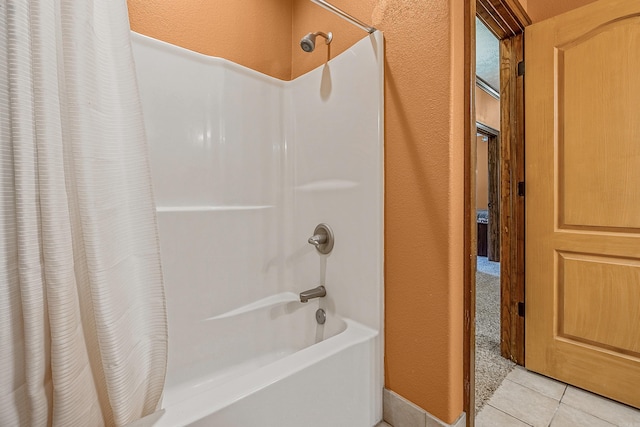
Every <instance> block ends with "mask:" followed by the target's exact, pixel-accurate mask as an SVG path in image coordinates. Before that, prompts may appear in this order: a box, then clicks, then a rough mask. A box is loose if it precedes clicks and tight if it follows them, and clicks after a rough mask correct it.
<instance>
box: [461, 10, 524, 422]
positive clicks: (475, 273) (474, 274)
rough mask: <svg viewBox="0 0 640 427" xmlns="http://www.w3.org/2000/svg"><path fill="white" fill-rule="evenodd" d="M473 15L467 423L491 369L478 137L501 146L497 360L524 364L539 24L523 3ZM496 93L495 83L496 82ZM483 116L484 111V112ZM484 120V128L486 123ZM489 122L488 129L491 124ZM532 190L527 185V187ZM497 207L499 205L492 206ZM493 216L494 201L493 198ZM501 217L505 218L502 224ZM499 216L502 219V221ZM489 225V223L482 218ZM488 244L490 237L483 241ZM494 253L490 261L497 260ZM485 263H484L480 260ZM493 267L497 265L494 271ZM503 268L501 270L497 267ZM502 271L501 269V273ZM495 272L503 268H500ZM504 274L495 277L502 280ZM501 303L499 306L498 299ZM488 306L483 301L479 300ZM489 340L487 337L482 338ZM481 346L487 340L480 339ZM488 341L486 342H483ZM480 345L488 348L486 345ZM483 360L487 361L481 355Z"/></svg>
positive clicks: (469, 34) (469, 20) (469, 45)
mask: <svg viewBox="0 0 640 427" xmlns="http://www.w3.org/2000/svg"><path fill="white" fill-rule="evenodd" d="M466 1H468V3H467V6H468V7H467V9H466V13H465V22H466V25H465V37H466V40H467V42H466V43H465V46H466V49H465V52H466V54H465V57H466V67H465V82H466V88H465V94H466V98H465V101H466V103H467V106H468V109H467V110H466V112H465V115H466V120H465V135H466V144H465V165H466V168H465V169H466V172H465V194H466V197H465V257H466V258H467V259H468V260H469V263H468V264H467V265H466V266H465V271H464V276H465V283H464V295H465V300H464V306H465V312H464V314H465V317H464V320H465V348H464V363H465V365H464V380H465V382H464V392H465V394H464V397H465V399H464V408H465V412H466V413H467V425H468V426H472V425H474V421H475V409H476V404H475V390H476V387H475V381H476V377H477V375H476V373H477V372H479V371H482V369H483V367H482V366H481V365H480V363H478V366H476V352H478V353H481V351H482V350H480V349H478V350H476V348H477V347H476V338H477V336H476V325H477V324H478V323H482V322H483V315H482V312H483V311H487V310H486V309H484V308H482V309H478V310H477V311H478V313H480V316H479V317H478V318H476V315H477V313H476V300H477V299H478V300H480V299H484V297H483V296H482V295H479V294H477V292H478V293H479V290H478V288H477V285H476V283H477V282H478V286H480V285H481V283H480V282H481V280H480V277H481V274H482V273H483V270H484V267H485V266H484V265H481V266H480V268H478V264H477V261H478V240H479V237H478V232H479V230H480V232H481V233H483V232H484V226H482V225H480V226H479V225H478V222H479V218H478V206H477V203H476V202H477V201H476V198H477V194H476V192H477V188H476V178H477V170H476V167H477V154H476V151H477V150H476V149H477V144H478V134H480V135H481V138H484V137H486V138H487V158H489V156H490V152H489V147H490V142H489V141H490V140H491V139H492V138H495V141H496V143H495V144H494V145H493V147H495V148H496V150H495V152H494V153H493V157H494V161H495V163H496V165H499V168H498V169H496V173H497V176H498V181H499V185H497V187H498V189H497V190H496V191H497V195H496V197H497V199H496V200H497V201H496V206H493V207H494V209H498V210H499V211H498V212H497V213H496V214H495V215H494V217H495V219H494V222H493V226H495V229H494V230H495V233H496V234H497V235H499V237H495V238H494V240H493V243H494V244H497V245H498V246H497V247H495V248H491V249H490V248H489V245H490V241H491V235H490V234H489V233H490V229H491V226H492V224H491V220H490V218H489V216H491V215H490V214H489V212H487V220H486V222H487V224H486V230H487V238H486V242H487V255H489V251H490V250H492V249H495V250H494V252H495V253H496V254H494V255H493V257H494V258H495V259H496V260H499V262H500V268H499V271H500V273H499V275H498V276H499V278H498V281H497V282H496V281H495V280H494V282H493V283H494V286H495V287H497V290H495V292H493V295H494V296H493V297H489V298H487V299H488V300H489V301H491V302H492V304H493V307H494V308H493V312H494V313H495V316H496V317H494V318H496V320H495V323H494V324H496V325H497V326H496V327H494V330H495V329H497V330H498V334H499V338H497V339H496V338H495V335H494V336H493V337H494V338H493V343H494V344H493V345H494V349H495V346H499V352H500V353H499V354H500V355H501V356H502V358H500V356H499V355H498V352H497V350H494V353H493V354H494V355H495V356H496V358H497V359H500V360H509V361H511V363H512V365H513V363H517V364H523V363H524V317H523V316H521V314H523V311H522V310H521V308H523V307H524V305H523V301H524V280H523V279H524V198H523V197H520V196H518V194H519V191H518V190H519V189H520V187H521V181H523V180H524V178H523V176H524V168H523V154H524V151H523V147H524V142H523V141H524V127H523V123H524V120H523V119H524V79H523V77H522V74H520V73H519V71H520V69H521V68H522V69H523V66H522V65H523V64H522V61H523V37H522V33H523V31H524V27H525V26H526V25H528V24H530V23H531V21H530V19H529V18H528V16H527V14H526V12H525V11H524V9H522V6H521V5H520V3H519V2H518V1H517V0H466ZM481 24H482V25H484V26H486V28H487V29H488V31H489V32H490V33H491V34H492V35H493V36H494V38H495V40H494V43H496V41H497V43H498V51H499V54H498V58H499V73H498V75H499V78H498V79H497V83H494V86H493V87H492V88H493V92H494V93H493V95H494V96H495V98H498V97H499V107H498V110H499V113H498V114H497V116H498V117H497V119H496V121H497V124H495V122H494V124H493V125H491V124H489V125H487V122H488V121H487V120H483V118H482V117H481V115H482V111H481V110H480V108H478V111H476V108H477V102H476V101H477V99H479V98H480V97H485V96H486V97H489V98H490V97H491V95H490V94H491V92H492V91H491V90H487V89H488V88H486V87H485V88H484V89H478V86H480V87H483V86H485V84H486V83H487V80H489V79H488V78H487V79H484V78H481V79H478V78H477V77H476V38H477V36H476V27H477V26H480V25H481ZM489 87H490V88H491V85H489ZM476 113H478V114H476ZM478 122H479V123H480V124H481V126H478ZM482 125H484V128H483V126H482ZM522 188H524V187H522ZM492 205H493V204H492ZM487 211H489V201H488V197H487ZM498 218H499V219H498ZM496 219H497V220H496ZM480 222H483V221H480ZM480 240H481V241H480V243H481V244H482V237H481V238H480ZM488 258H489V257H488V256H487V262H489V260H488ZM483 261H484V259H483V258H480V262H481V263H482V262H483ZM490 265H491V264H489V266H490ZM496 267H497V266H496ZM496 269H497V268H496ZM494 272H495V270H494ZM496 278H497V277H495V276H494V277H493V279H496ZM497 300H499V302H498V301H497ZM478 302H480V301H478ZM477 335H478V337H481V335H482V333H478V334H477ZM478 341H481V338H479V339H478ZM479 344H480V343H479ZM478 348H480V347H478ZM478 356H480V357H481V356H482V355H481V354H479V355H478Z"/></svg>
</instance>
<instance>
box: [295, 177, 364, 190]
mask: <svg viewBox="0 0 640 427" xmlns="http://www.w3.org/2000/svg"><path fill="white" fill-rule="evenodd" d="M359 185H360V184H359V183H357V182H355V181H349V180H346V179H325V180H321V181H313V182H310V183H308V184H304V185H299V186H297V187H296V188H295V189H296V190H297V191H309V192H311V191H330V190H349V189H352V188H356V187H358V186H359Z"/></svg>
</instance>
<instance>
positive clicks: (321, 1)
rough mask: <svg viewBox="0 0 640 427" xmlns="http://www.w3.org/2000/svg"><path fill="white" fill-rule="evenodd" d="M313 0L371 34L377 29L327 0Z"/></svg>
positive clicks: (312, 0)
mask: <svg viewBox="0 0 640 427" xmlns="http://www.w3.org/2000/svg"><path fill="white" fill-rule="evenodd" d="M311 2H312V3H315V4H317V5H318V6H321V7H323V8H325V9H327V10H328V11H330V12H333V13H335V14H336V15H338V16H340V17H341V18H344V19H346V20H347V21H349V22H351V23H352V24H353V25H355V26H356V27H358V28H362V29H363V30H365V31H366V32H367V33H369V34H371V33H373V32H374V31H376V29H375V28H374V27H370V26H368V25H367V24H365V23H364V22H362V21H361V20H359V19H357V18H354V17H353V16H351V15H349V14H348V13H347V12H345V11H344V10H342V9H338V8H337V7H335V6H334V5H332V4H330V3H328V2H326V1H325V0H311Z"/></svg>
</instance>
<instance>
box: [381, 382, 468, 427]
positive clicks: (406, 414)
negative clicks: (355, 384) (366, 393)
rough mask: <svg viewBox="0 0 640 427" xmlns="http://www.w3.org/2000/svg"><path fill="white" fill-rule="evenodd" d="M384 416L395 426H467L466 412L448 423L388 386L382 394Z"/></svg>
mask: <svg viewBox="0 0 640 427" xmlns="http://www.w3.org/2000/svg"><path fill="white" fill-rule="evenodd" d="M382 418H383V419H384V421H385V422H386V423H389V424H391V425H392V426H393V427H465V426H466V424H467V417H466V414H465V413H464V412H463V413H462V414H460V416H459V417H458V419H457V420H456V421H455V422H454V423H453V424H447V423H445V422H444V421H442V420H440V419H439V418H437V417H435V416H433V415H431V414H430V413H429V412H427V411H425V410H424V409H422V408H420V407H419V406H416V405H415V404H413V403H411V402H409V401H408V400H407V399H405V398H404V397H402V396H400V395H399V394H397V393H395V392H393V391H391V390H387V389H386V388H385V389H384V391H383V394H382Z"/></svg>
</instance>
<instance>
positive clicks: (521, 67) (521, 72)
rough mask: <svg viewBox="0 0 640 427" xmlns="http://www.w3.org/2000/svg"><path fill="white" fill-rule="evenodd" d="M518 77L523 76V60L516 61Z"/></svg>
mask: <svg viewBox="0 0 640 427" xmlns="http://www.w3.org/2000/svg"><path fill="white" fill-rule="evenodd" d="M517 68H518V71H517V72H518V77H520V76H524V61H520V62H518V67H517Z"/></svg>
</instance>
